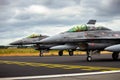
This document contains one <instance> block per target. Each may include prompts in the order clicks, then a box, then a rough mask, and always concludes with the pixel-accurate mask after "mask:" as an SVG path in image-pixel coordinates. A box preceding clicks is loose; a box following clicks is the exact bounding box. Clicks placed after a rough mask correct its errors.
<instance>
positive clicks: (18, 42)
mask: <svg viewBox="0 0 120 80" xmlns="http://www.w3.org/2000/svg"><path fill="white" fill-rule="evenodd" d="M21 43H22V42H21V41H15V42H12V43H10V45H19V44H21Z"/></svg>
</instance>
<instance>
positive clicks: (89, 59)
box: [87, 50, 92, 62]
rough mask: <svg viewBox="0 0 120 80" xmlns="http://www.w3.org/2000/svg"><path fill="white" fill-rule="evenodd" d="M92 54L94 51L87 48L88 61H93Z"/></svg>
mask: <svg viewBox="0 0 120 80" xmlns="http://www.w3.org/2000/svg"><path fill="white" fill-rule="evenodd" d="M91 55H92V51H89V50H87V61H88V62H91V61H92V57H91Z"/></svg>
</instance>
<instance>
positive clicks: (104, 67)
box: [0, 54, 120, 78]
mask: <svg viewBox="0 0 120 80" xmlns="http://www.w3.org/2000/svg"><path fill="white" fill-rule="evenodd" d="M119 63H120V59H119V60H118V61H113V60H112V58H111V55H108V54H107V55H106V54H104V55H95V56H93V61H92V62H87V61H86V56H85V55H81V56H49V57H46V56H45V57H0V78H8V77H25V76H45V75H60V74H74V73H88V72H104V71H116V70H120V64H119ZM118 74H119V73H118ZM119 78H120V77H119Z"/></svg>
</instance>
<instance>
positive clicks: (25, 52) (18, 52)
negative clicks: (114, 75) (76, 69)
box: [0, 48, 110, 56]
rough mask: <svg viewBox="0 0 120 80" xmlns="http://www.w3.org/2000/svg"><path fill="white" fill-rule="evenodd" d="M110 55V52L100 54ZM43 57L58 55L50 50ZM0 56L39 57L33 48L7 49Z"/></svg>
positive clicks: (0, 50)
mask: <svg viewBox="0 0 120 80" xmlns="http://www.w3.org/2000/svg"><path fill="white" fill-rule="evenodd" d="M102 53H103V54H104V53H110V52H102ZM74 54H75V55H81V54H85V52H83V51H75V52H74ZM44 55H45V56H56V55H58V51H57V50H51V51H49V52H46V53H45V54H44ZM64 55H68V52H67V51H64ZM0 56H39V51H37V50H34V49H33V48H19V49H17V48H8V49H0Z"/></svg>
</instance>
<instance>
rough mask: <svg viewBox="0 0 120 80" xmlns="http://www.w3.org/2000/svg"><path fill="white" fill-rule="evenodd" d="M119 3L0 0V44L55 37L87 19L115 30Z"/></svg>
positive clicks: (110, 0)
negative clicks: (37, 35)
mask: <svg viewBox="0 0 120 80" xmlns="http://www.w3.org/2000/svg"><path fill="white" fill-rule="evenodd" d="M119 4H120V0H100V1H98V0H90V1H88V0H59V1H58V0H0V35H1V36H0V41H2V43H1V44H8V43H9V41H8V40H12V39H14V40H16V39H18V38H21V37H25V36H27V35H30V34H32V33H40V34H41V33H42V34H49V35H54V33H60V32H62V31H65V30H67V29H69V28H70V27H71V26H72V25H76V24H85V23H86V22H87V21H88V20H89V19H97V20H98V24H101V25H105V26H107V27H110V28H112V26H117V27H116V28H114V29H117V30H118V29H119V27H118V26H119V25H120V24H119V20H120V14H119V13H120V9H119V7H120V5H119ZM109 24H110V25H111V26H108V25H109Z"/></svg>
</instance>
